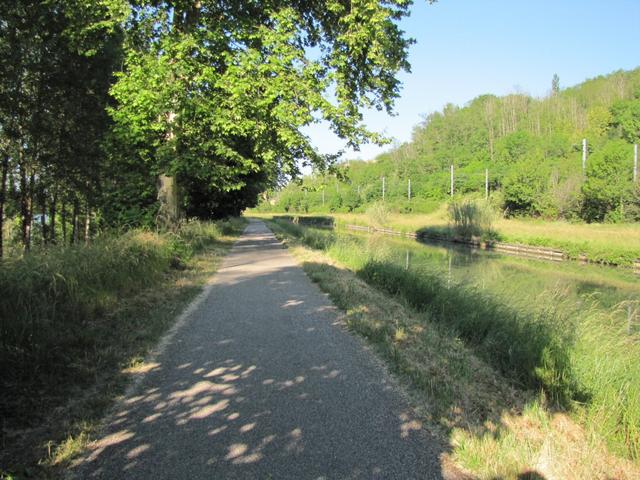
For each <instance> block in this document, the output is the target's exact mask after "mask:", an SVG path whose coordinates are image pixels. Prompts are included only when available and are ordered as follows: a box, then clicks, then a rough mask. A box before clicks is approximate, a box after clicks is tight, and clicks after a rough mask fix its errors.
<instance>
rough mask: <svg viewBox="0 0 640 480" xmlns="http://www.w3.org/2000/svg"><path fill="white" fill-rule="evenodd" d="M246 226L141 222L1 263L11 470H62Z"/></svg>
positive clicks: (1, 364)
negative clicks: (149, 227)
mask: <svg viewBox="0 0 640 480" xmlns="http://www.w3.org/2000/svg"><path fill="white" fill-rule="evenodd" d="M243 225H244V221H243V220H237V219H236V220H231V221H225V222H216V223H200V222H190V223H188V224H186V225H184V226H183V227H182V228H181V229H180V230H179V231H178V232H177V233H171V234H160V235H158V234H155V233H152V232H148V231H141V230H135V231H131V232H127V233H125V234H124V235H120V236H108V235H105V236H103V237H101V238H99V239H97V240H96V241H95V242H93V243H91V244H90V245H88V246H76V247H66V248H51V249H48V250H43V251H40V252H34V253H32V254H29V255H27V256H24V257H23V258H17V259H11V260H8V261H5V262H4V263H2V265H1V266H0V291H2V292H3V295H2V296H0V318H1V319H2V323H1V324H0V328H1V331H0V333H1V337H2V341H1V343H0V370H1V371H2V372H3V375H2V377H1V379H0V382H1V384H0V408H1V413H2V418H3V419H4V422H3V425H2V427H3V430H2V438H1V442H2V443H1V444H2V447H3V448H2V450H1V453H0V478H1V476H2V474H3V472H4V474H5V475H8V474H9V472H12V474H13V475H14V476H15V478H30V477H32V476H36V477H40V478H49V477H56V475H57V472H58V471H59V468H60V466H61V465H62V464H64V462H66V461H68V460H69V458H71V457H72V456H73V454H75V453H77V451H78V449H79V448H81V446H82V445H83V444H84V443H85V442H86V441H87V440H88V439H89V438H90V437H91V434H92V432H93V430H94V428H95V426H96V425H97V423H98V422H99V420H100V418H101V417H102V415H103V413H104V411H105V410H106V408H107V407H108V406H109V405H110V404H111V402H112V400H113V398H114V396H115V395H117V394H118V392H121V391H122V389H123V388H124V385H125V384H126V381H127V374H126V373H123V371H126V370H127V369H130V368H132V367H135V366H136V365H138V364H139V363H140V362H141V361H142V359H143V358H144V356H145V354H146V352H147V350H148V348H150V347H151V346H152V345H153V344H154V343H155V342H156V341H157V339H158V338H159V337H160V336H161V335H162V333H164V332H165V331H166V329H167V328H168V327H169V326H170V325H171V322H172V320H173V319H174V318H175V317H176V315H177V314H178V313H179V311H180V310H181V308H182V307H183V306H184V305H185V304H186V303H187V302H188V301H189V300H190V299H192V298H193V297H194V296H195V295H196V294H197V292H198V291H199V290H200V287H201V285H202V284H203V282H204V281H205V280H206V278H208V277H209V276H210V275H211V274H212V273H213V272H214V271H215V267H216V265H217V262H218V259H219V258H220V257H221V256H222V255H223V254H224V253H225V252H226V250H227V249H228V248H229V246H230V244H231V242H232V240H233V237H234V235H237V234H238V233H239V231H240V229H241V228H242V226H243ZM5 292H6V293H7V294H6V295H5V294H4V293H5Z"/></svg>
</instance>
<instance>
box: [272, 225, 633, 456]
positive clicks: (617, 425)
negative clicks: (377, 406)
mask: <svg viewBox="0 0 640 480" xmlns="http://www.w3.org/2000/svg"><path fill="white" fill-rule="evenodd" d="M279 226H280V227H281V228H282V229H283V230H285V231H286V232H287V233H288V234H289V235H292V236H295V237H296V238H298V239H300V240H301V241H302V242H303V243H305V244H306V245H308V246H310V247H312V248H320V249H322V250H324V251H325V252H327V253H328V254H329V255H330V256H331V257H333V258H334V259H336V260H338V261H340V262H341V263H343V264H344V265H345V266H347V267H349V268H351V269H352V270H354V271H355V272H356V274H357V275H358V276H359V277H360V278H362V279H363V280H365V281H366V282H367V283H369V284H370V285H372V286H374V287H376V288H377V289H379V290H382V291H384V292H386V293H389V294H391V295H393V296H395V297H398V298H401V299H402V300H403V301H404V302H405V303H406V304H408V305H409V306H411V307H412V308H413V309H414V310H416V311H418V312H422V314H424V315H428V318H429V319H431V320H436V321H438V322H439V323H441V324H442V325H444V326H446V327H447V328H450V329H451V331H452V333H453V334H454V335H456V336H459V337H460V338H462V339H463V340H464V341H465V343H466V344H467V345H469V346H470V347H471V348H472V349H473V350H474V351H475V352H476V353H477V354H478V355H479V356H481V357H482V358H484V359H485V360H486V361H487V362H488V363H489V364H491V365H493V366H494V367H496V368H497V369H499V370H500V371H501V372H502V373H503V374H505V376H506V377H508V378H510V379H512V380H513V381H514V382H515V383H516V384H519V385H520V386H521V387H524V388H527V389H534V390H542V391H544V392H545V393H546V396H547V398H548V399H550V400H552V404H553V405H555V406H556V407H561V408H565V409H568V410H571V411H573V412H574V413H575V415H576V416H578V417H579V418H581V419H582V420H583V422H584V424H585V425H587V426H588V427H589V428H590V429H592V430H595V431H597V432H599V433H600V434H601V436H602V437H603V438H604V439H605V440H606V441H607V443H608V444H609V446H610V448H611V449H612V450H613V451H615V452H617V453H618V454H622V455H624V456H626V457H628V458H631V459H638V458H640V362H638V358H640V341H639V340H638V336H637V333H636V334H635V335H628V334H627V332H626V331H625V326H621V325H620V324H619V321H617V320H616V318H617V317H616V316H615V315H614V313H615V312H607V311H606V309H603V308H599V306H598V305H597V304H596V303H595V302H596V301H597V300H596V299H591V300H590V302H591V303H590V304H589V303H587V304H586V305H583V306H582V308H581V309H580V310H579V312H577V311H576V310H575V309H573V310H572V309H571V308H569V306H568V305H564V303H563V302H564V299H563V297H562V295H561V294H558V296H557V297H553V298H547V299H546V300H545V302H546V303H545V305H544V306H543V307H541V306H540V305H532V304H527V303H525V302H519V303H518V302H511V301H506V300H505V299H503V298H502V297H501V296H500V295H497V294H495V293H490V292H487V291H482V290H480V289H478V288H476V287H474V286H472V285H470V284H456V283H450V282H449V281H448V279H446V278H444V277H443V276H441V275H438V274H437V273H434V272H432V271H430V270H429V269H428V268H416V267H415V266H412V268H411V269H410V270H407V269H405V268H404V265H403V262H400V261H399V259H398V258H396V257H397V255H395V254H394V252H393V251H391V249H390V247H388V246H387V245H385V243H384V242H382V243H381V242H379V241H377V240H376V239H375V237H356V236H353V235H342V234H339V233H335V232H324V231H318V230H312V229H306V228H304V227H299V226H295V228H292V227H291V226H290V225H287V224H286V223H284V222H279Z"/></svg>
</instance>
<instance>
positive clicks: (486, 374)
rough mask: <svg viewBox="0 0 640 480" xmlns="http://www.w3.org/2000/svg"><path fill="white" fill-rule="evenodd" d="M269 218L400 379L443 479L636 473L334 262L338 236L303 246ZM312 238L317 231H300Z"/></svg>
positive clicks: (427, 316)
mask: <svg viewBox="0 0 640 480" xmlns="http://www.w3.org/2000/svg"><path fill="white" fill-rule="evenodd" d="M270 226H271V227H272V229H273V230H274V232H275V233H276V234H277V235H278V236H279V237H280V238H285V241H286V242H287V243H289V245H290V247H291V251H292V252H293V253H294V254H295V255H296V256H297V257H298V259H299V260H300V261H301V263H302V265H303V267H304V269H305V271H306V273H307V274H308V275H309V276H310V277H311V278H312V279H313V280H314V281H316V282H317V283H318V284H319V285H320V287H321V288H322V290H324V291H325V292H327V293H328V294H329V295H330V297H331V299H332V301H333V302H334V303H335V304H336V305H337V306H338V307H339V308H340V309H341V310H343V312H344V316H343V320H344V322H345V324H346V325H347V326H348V328H349V329H351V330H353V331H354V332H357V333H358V334H360V335H362V336H363V337H364V338H366V339H367V341H368V342H370V343H371V344H372V345H373V346H374V347H375V350H376V351H377V353H378V354H379V355H380V356H381V357H382V358H383V359H384V360H386V362H387V364H388V366H389V368H390V369H391V370H392V372H393V373H395V374H396V376H397V378H399V379H400V380H401V381H402V383H403V384H404V385H405V386H407V387H409V391H410V393H411V401H412V404H413V405H414V406H415V407H416V408H417V409H418V412H419V414H420V416H421V417H422V418H423V419H424V420H425V421H426V422H427V423H428V425H429V430H430V431H431V432H432V433H434V434H435V435H436V436H437V437H438V438H440V441H441V442H442V444H443V446H444V449H445V451H448V453H447V454H446V455H445V458H443V459H441V463H442V466H443V470H444V473H445V474H446V473H452V472H450V471H451V470H454V472H453V473H452V477H453V478H467V477H465V476H464V475H460V472H455V470H456V469H455V467H451V466H450V464H451V463H455V464H457V465H459V466H462V467H464V468H465V469H466V470H468V471H470V472H471V473H472V477H473V478H486V479H492V480H495V479H497V478H500V479H521V478H567V479H570V478H575V479H583V478H598V479H609V478H618V479H624V478H629V479H631V478H637V477H638V475H639V474H640V471H639V470H638V468H637V466H635V465H633V464H632V463H630V462H627V461H624V460H621V459H619V458H616V457H614V456H612V455H610V454H609V453H608V452H607V449H606V446H605V445H604V444H603V442H602V440H600V436H598V435H595V434H594V433H593V431H592V430H591V429H590V428H587V429H585V428H582V427H580V426H579V425H576V423H575V422H574V421H572V420H571V419H570V418H569V417H567V416H566V415H565V414H563V413H560V412H557V413H550V412H549V408H548V407H547V406H545V405H546V403H545V400H544V398H542V399H541V398H540V397H539V396H538V395H537V394H536V393H535V392H532V391H528V390H522V389H519V388H514V386H513V385H512V383H511V382H510V381H509V380H508V379H507V378H505V377H504V376H503V375H501V374H500V372H498V371H496V370H495V369H493V368H492V367H491V366H490V365H489V364H488V363H487V362H486V361H484V360H482V359H481V358H479V357H478V356H477V354H476V350H475V348H470V346H469V345H468V344H467V342H464V341H462V339H461V338H460V337H458V336H456V335H455V332H453V331H452V330H451V329H449V328H448V327H447V325H445V324H443V323H442V322H440V321H435V320H434V318H433V316H432V315H431V313H430V312H428V311H423V312H418V311H416V310H415V309H414V308H411V307H410V305H408V303H407V301H406V299H404V298H403V297H401V296H393V297H391V296H389V295H388V294H386V293H383V292H382V291H380V290H378V289H377V288H376V289H374V288H372V287H371V286H370V285H369V284H367V283H365V282H364V281H363V280H362V279H360V278H358V277H356V276H355V274H354V273H352V271H350V270H347V269H346V268H345V267H344V263H343V262H337V261H336V260H335V258H337V256H338V255H340V253H339V251H340V249H341V247H339V245H340V242H339V241H338V242H336V243H334V244H332V245H331V246H330V247H329V249H328V250H325V251H324V252H321V251H319V250H310V249H308V248H305V247H304V246H303V245H304V244H303V243H302V242H301V241H300V240H299V239H298V237H295V236H293V235H292V232H298V233H301V232H300V229H299V228H298V227H297V226H291V225H286V224H284V223H281V222H277V223H275V222H270ZM314 236H327V232H319V233H318V232H316V233H307V237H306V238H313V237H314ZM353 246H354V245H352V247H353ZM375 247H376V248H377V249H378V250H380V248H379V245H375ZM342 248H344V251H345V252H349V251H350V252H352V257H351V258H352V260H353V259H354V258H356V260H353V262H354V264H357V265H366V261H367V260H366V258H367V253H366V252H364V250H365V249H364V248H360V249H353V248H351V249H350V248H348V247H347V246H344V247H342ZM363 252H364V253H363ZM380 253H384V252H380ZM329 255H330V256H329ZM352 270H355V268H352ZM447 443H448V446H447ZM448 471H449V472H448Z"/></svg>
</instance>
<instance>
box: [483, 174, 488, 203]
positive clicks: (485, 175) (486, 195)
mask: <svg viewBox="0 0 640 480" xmlns="http://www.w3.org/2000/svg"><path fill="white" fill-rule="evenodd" d="M484 198H485V200H488V199H489V169H488V168H485V169H484Z"/></svg>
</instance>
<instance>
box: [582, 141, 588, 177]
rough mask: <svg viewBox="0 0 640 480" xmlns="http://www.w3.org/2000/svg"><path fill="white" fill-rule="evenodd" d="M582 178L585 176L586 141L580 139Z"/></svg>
mask: <svg viewBox="0 0 640 480" xmlns="http://www.w3.org/2000/svg"><path fill="white" fill-rule="evenodd" d="M582 176H583V177H586V176H587V139H586V138H583V139H582Z"/></svg>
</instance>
